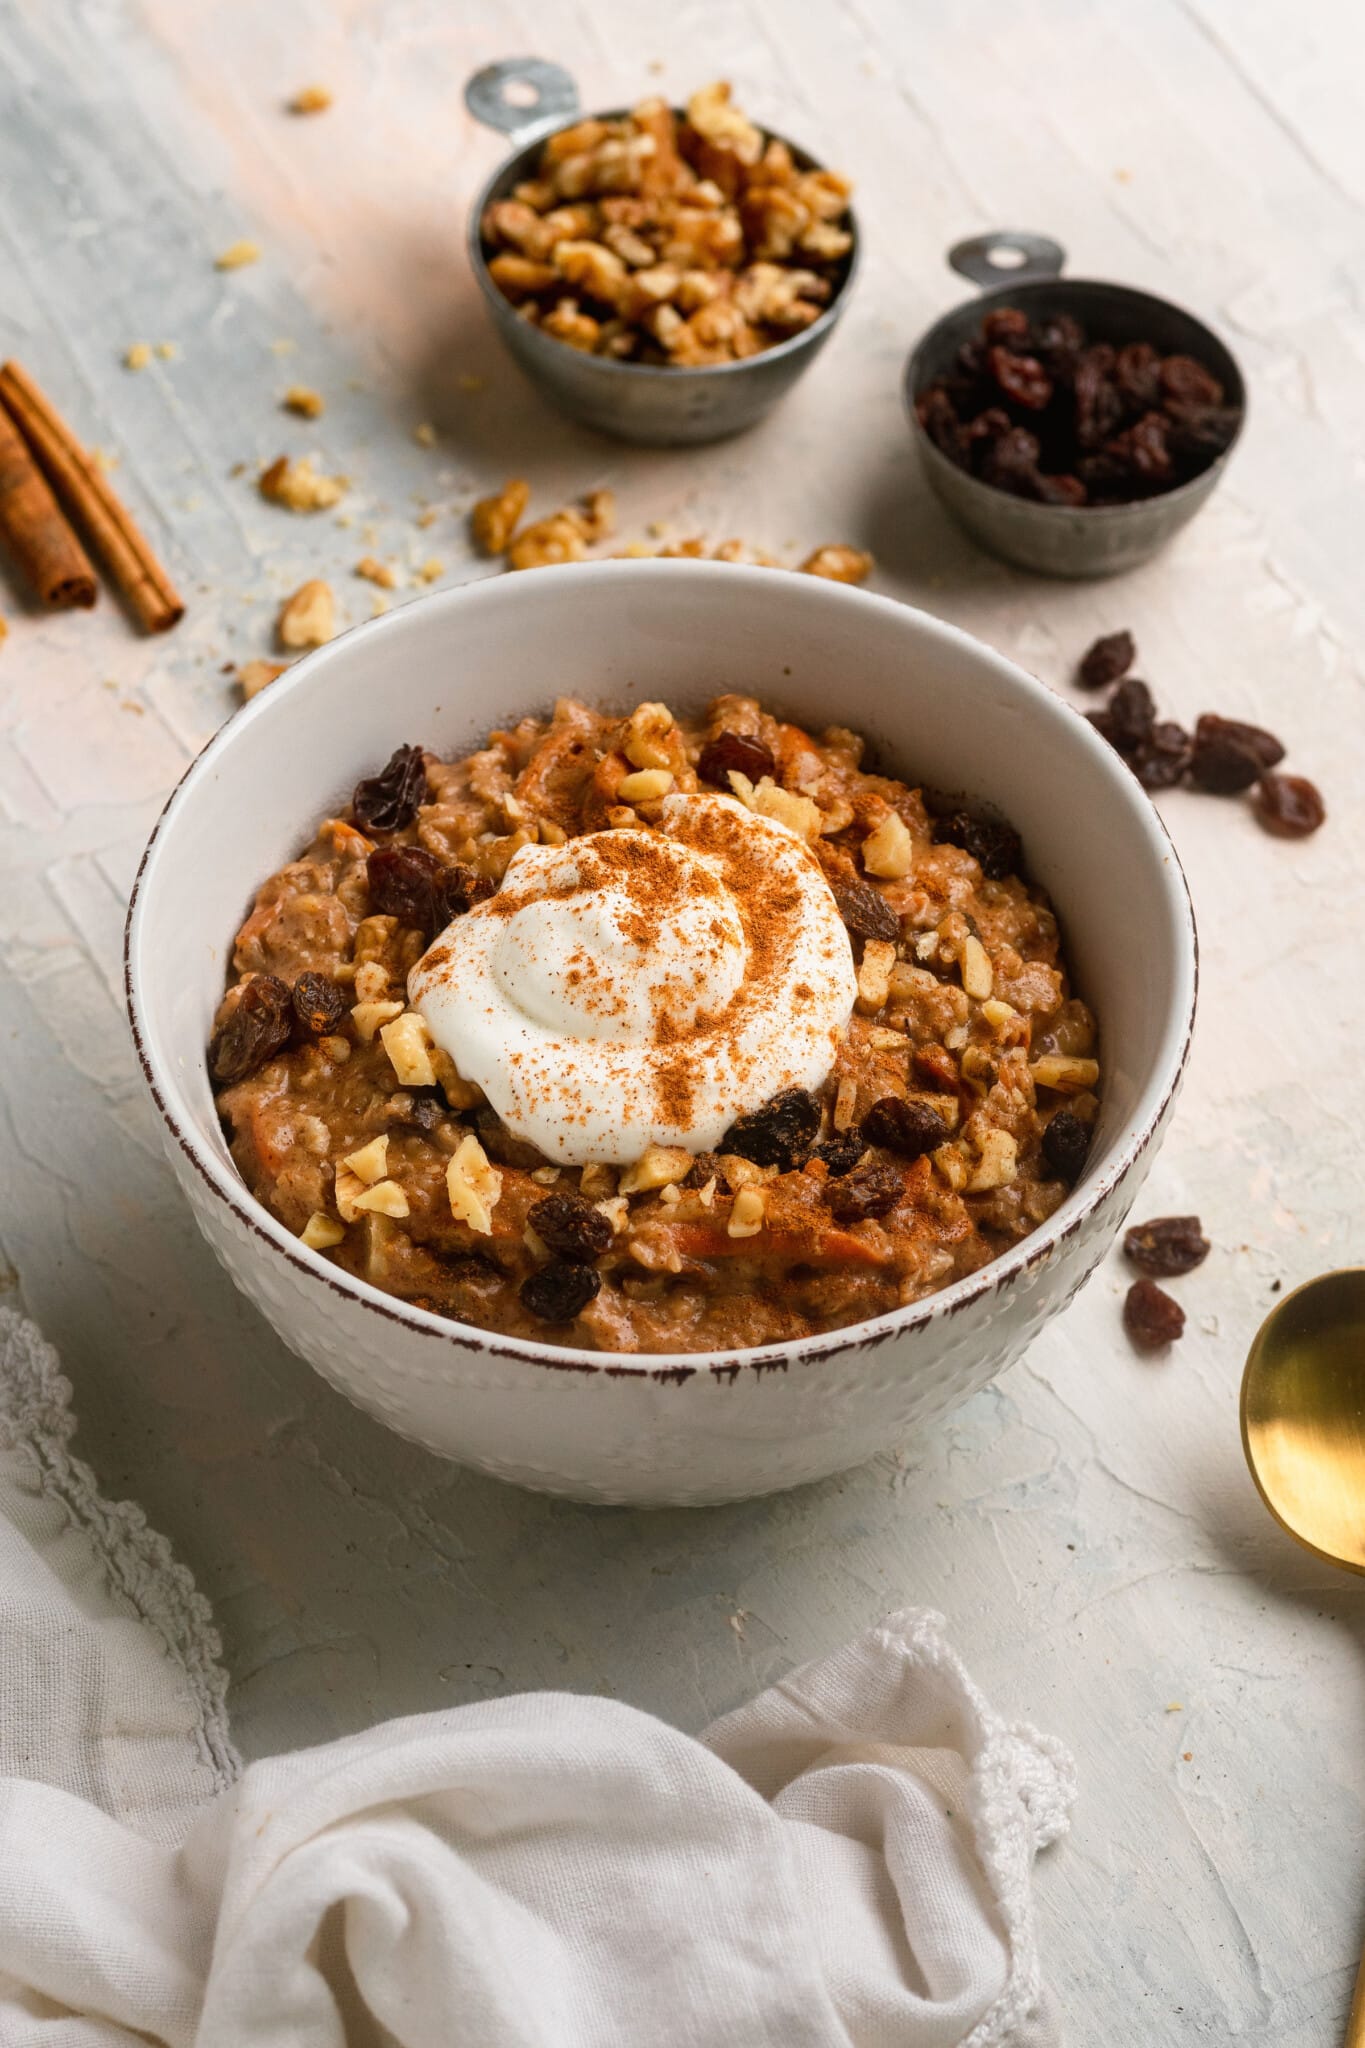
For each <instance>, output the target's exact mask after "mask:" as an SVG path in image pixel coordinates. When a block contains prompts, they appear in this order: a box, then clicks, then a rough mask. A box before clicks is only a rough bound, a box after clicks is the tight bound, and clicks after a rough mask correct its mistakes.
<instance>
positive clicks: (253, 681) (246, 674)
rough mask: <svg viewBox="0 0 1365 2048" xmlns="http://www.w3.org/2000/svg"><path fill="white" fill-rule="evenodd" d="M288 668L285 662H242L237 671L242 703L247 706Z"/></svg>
mask: <svg viewBox="0 0 1365 2048" xmlns="http://www.w3.org/2000/svg"><path fill="white" fill-rule="evenodd" d="M288 666H289V663H288V662H287V661H244V662H243V663H242V665H241V667H240V668H239V669H238V671H237V681H238V682H239V683H240V684H241V688H242V698H243V701H244V702H245V703H247V704H249V703H250V702H251V700H252V698H253V697H259V695H260V693H261V691H262V690H264V689H265V688H266V686H267V684H269V683H273V682H274V681H275V678H276V677H277V676H282V675H283V674H284V672H285V670H286V669H287V668H288Z"/></svg>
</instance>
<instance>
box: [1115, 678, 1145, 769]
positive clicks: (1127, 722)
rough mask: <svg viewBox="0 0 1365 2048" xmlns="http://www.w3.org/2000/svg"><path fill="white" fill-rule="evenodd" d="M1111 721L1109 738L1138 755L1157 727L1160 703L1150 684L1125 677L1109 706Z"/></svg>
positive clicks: (1122, 750)
mask: <svg viewBox="0 0 1365 2048" xmlns="http://www.w3.org/2000/svg"><path fill="white" fill-rule="evenodd" d="M1104 715H1105V717H1106V718H1107V719H1108V721H1109V726H1108V730H1107V732H1106V733H1105V738H1106V739H1107V740H1108V741H1109V743H1110V745H1111V746H1114V747H1117V748H1118V750H1119V752H1120V753H1121V754H1135V753H1136V752H1137V750H1138V748H1139V747H1142V746H1145V745H1146V744H1147V742H1148V741H1149V740H1150V739H1151V737H1152V733H1153V730H1154V728H1155V726H1156V704H1155V702H1154V701H1153V698H1152V693H1151V691H1150V690H1149V689H1148V687H1147V685H1146V683H1144V682H1140V681H1139V679H1138V678H1137V677H1136V676H1125V677H1124V679H1123V681H1122V682H1121V683H1120V684H1119V685H1118V687H1117V688H1116V689H1115V691H1114V693H1113V695H1112V696H1111V697H1110V699H1109V702H1108V704H1107V705H1106V706H1105V710H1104Z"/></svg>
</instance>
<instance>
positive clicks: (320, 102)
mask: <svg viewBox="0 0 1365 2048" xmlns="http://www.w3.org/2000/svg"><path fill="white" fill-rule="evenodd" d="M288 104H289V112H290V113H291V114H325V113H326V112H327V109H328V108H329V107H330V106H331V104H332V94H331V92H330V91H329V89H328V88H327V86H325V85H303V86H300V87H299V90H298V91H297V92H296V93H295V94H294V97H293V99H292V100H290V101H289V103H288Z"/></svg>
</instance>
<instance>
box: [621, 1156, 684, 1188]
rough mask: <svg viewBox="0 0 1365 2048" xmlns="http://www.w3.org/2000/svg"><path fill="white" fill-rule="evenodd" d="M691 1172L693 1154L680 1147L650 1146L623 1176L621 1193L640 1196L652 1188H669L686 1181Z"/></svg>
mask: <svg viewBox="0 0 1365 2048" xmlns="http://www.w3.org/2000/svg"><path fill="white" fill-rule="evenodd" d="M691 1171H692V1154H691V1153H690V1152H684V1151H683V1149H682V1147H681V1146H680V1145H650V1146H647V1147H646V1149H645V1151H644V1153H643V1154H642V1155H641V1157H640V1158H639V1159H637V1160H636V1162H635V1164H634V1165H633V1166H628V1167H627V1168H626V1170H625V1172H624V1173H623V1174H622V1176H621V1181H620V1187H619V1192H620V1193H621V1194H623V1195H638V1194H643V1193H644V1192H645V1191H646V1190H647V1189H650V1188H662V1187H668V1186H669V1185H670V1184H671V1183H672V1182H674V1181H679V1180H686V1178H687V1176H688V1174H689V1173H690V1172H691Z"/></svg>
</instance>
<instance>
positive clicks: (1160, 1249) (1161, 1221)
mask: <svg viewBox="0 0 1365 2048" xmlns="http://www.w3.org/2000/svg"><path fill="white" fill-rule="evenodd" d="M1123 1249H1124V1254H1125V1256H1126V1257H1127V1258H1128V1260H1129V1261H1130V1262H1131V1264H1133V1265H1134V1266H1136V1267H1137V1269H1138V1271H1139V1272H1140V1273H1146V1274H1147V1275H1148V1276H1149V1278H1151V1279H1153V1280H1170V1279H1172V1278H1173V1277H1174V1275H1175V1274H1177V1273H1192V1272H1193V1271H1194V1269H1195V1267H1196V1266H1202V1265H1203V1263H1204V1261H1205V1259H1206V1258H1207V1257H1208V1255H1209V1241H1208V1239H1207V1238H1206V1237H1205V1235H1204V1231H1203V1226H1202V1225H1201V1223H1200V1221H1199V1218H1198V1217H1197V1216H1154V1217H1153V1218H1152V1220H1151V1222H1150V1223H1134V1224H1133V1225H1132V1227H1131V1229H1129V1230H1128V1231H1126V1232H1125V1234H1124V1239H1123Z"/></svg>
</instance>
